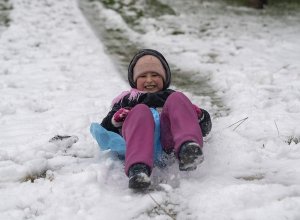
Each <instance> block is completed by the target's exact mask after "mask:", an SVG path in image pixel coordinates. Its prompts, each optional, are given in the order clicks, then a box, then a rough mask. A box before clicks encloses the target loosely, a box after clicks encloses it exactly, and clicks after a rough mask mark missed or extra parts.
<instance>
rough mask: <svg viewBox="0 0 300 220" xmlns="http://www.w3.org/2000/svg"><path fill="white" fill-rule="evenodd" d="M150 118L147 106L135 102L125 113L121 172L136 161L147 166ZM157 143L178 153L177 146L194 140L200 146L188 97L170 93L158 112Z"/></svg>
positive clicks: (149, 162) (151, 134) (150, 157)
mask: <svg viewBox="0 0 300 220" xmlns="http://www.w3.org/2000/svg"><path fill="white" fill-rule="evenodd" d="M154 126H155V124H154V120H153V115H152V113H151V111H150V109H149V107H148V106H147V105H145V104H138V105H136V106H135V107H134V108H132V110H131V111H130V112H129V114H128V116H127V118H126V120H125V122H124V124H123V128H122V135H123V137H124V139H125V141H126V155H125V172H126V174H127V175H128V170H129V168H130V167H131V166H132V165H133V164H136V163H144V164H146V165H148V166H149V167H150V168H151V169H152V167H153V154H154V152H153V151H154V147H153V144H154V143H153V142H154ZM160 127H161V128H160V132H161V134H160V136H161V144H162V147H163V149H164V150H165V151H166V152H170V151H172V150H175V154H176V155H177V156H178V152H179V150H180V146H181V145H182V144H183V143H184V142H186V141H194V142H196V143H198V144H199V145H200V146H203V139H202V132H201V129H200V126H199V124H198V118H197V113H196V111H195V110H194V108H193V106H192V103H191V102H190V100H189V99H188V98H187V97H186V96H185V95H184V94H183V93H181V92H174V93H172V94H171V95H170V96H169V97H168V99H167V101H166V102H165V104H164V106H163V109H162V112H161V114H160Z"/></svg>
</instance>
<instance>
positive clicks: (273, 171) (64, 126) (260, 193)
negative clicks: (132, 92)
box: [0, 0, 300, 220]
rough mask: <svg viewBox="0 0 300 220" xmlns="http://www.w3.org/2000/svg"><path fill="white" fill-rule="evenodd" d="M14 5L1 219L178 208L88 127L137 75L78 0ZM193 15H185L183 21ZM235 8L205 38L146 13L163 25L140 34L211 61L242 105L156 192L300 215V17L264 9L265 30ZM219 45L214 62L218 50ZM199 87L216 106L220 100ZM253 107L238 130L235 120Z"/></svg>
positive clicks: (221, 87)
mask: <svg viewBox="0 0 300 220" xmlns="http://www.w3.org/2000/svg"><path fill="white" fill-rule="evenodd" d="M12 4H13V6H14V9H13V10H12V14H11V19H12V22H11V25H10V27H8V28H7V29H6V30H4V31H3V32H2V33H1V35H0V101H1V102H0V198H1V199H0V219H7V220H10V219H18V220H19V219H125V220H127V219H143V220H144V219H171V218H170V217H169V216H168V215H166V214H165V213H164V212H163V211H162V210H161V209H159V208H157V205H156V204H155V202H154V201H153V200H152V199H151V198H150V196H149V195H148V194H135V193H133V192H131V191H130V190H129V189H128V188H127V178H126V176H125V174H124V173H123V166H122V164H121V163H120V162H117V161H113V160H112V159H111V158H110V157H109V156H108V154H107V153H101V152H99V149H98V147H97V145H96V143H95V142H94V140H92V137H91V136H90V134H89V125H90V123H91V122H93V121H100V120H101V118H102V117H103V116H104V115H105V114H106V112H107V111H108V110H109V106H110V102H111V100H112V98H113V97H115V95H117V94H118V93H119V92H120V91H122V90H124V89H126V88H127V85H126V82H124V81H123V80H122V77H120V75H119V73H118V71H117V69H116V68H115V67H114V65H113V63H112V61H111V60H110V58H109V57H108V56H107V55H106V53H105V51H104V47H103V45H102V44H101V42H99V41H98V39H97V38H96V36H95V35H94V33H93V32H92V31H91V29H90V27H89V26H88V25H87V23H86V21H85V19H84V17H83V15H82V14H81V12H80V10H79V9H78V7H77V3H76V1H75V0H61V1H55V0H13V1H12ZM175 6H176V5H174V7H175ZM208 9H209V5H208ZM208 9H207V10H208ZM207 10H206V11H207ZM106 12H107V11H106ZM203 13H204V12H203ZM207 13H209V10H208V12H207ZM108 14H109V15H110V16H116V17H112V18H114V19H112V20H114V21H116V20H118V19H119V18H118V17H117V15H115V14H114V13H112V12H111V11H109V13H108ZM193 16H194V15H192V16H191V17H188V16H186V15H182V19H181V22H188V21H189V20H190V19H193ZM195 16H196V15H195ZM203 16H205V14H204V15H203ZM206 16H208V15H206ZM232 16H233V18H226V17H222V16H220V17H215V19H212V22H211V25H212V26H213V27H214V28H212V29H210V32H211V33H210V35H203V36H202V35H201V39H198V38H199V35H198V34H199V33H194V32H193V33H190V32H188V31H189V28H190V26H188V25H185V23H182V24H183V25H182V27H181V28H182V29H183V31H184V32H186V33H189V34H186V35H178V36H177V35H176V36H173V35H172V36H171V35H169V34H168V31H169V30H168V29H166V31H165V32H164V31H163V30H162V29H155V28H154V27H157V23H156V22H161V21H153V20H151V19H149V20H144V21H143V22H145V24H149V23H152V24H153V26H147V27H149V29H148V32H147V34H145V35H140V36H139V37H140V43H143V44H144V45H147V46H149V47H152V46H153V47H155V46H157V44H156V40H158V39H159V40H160V41H161V42H164V43H162V44H161V47H162V49H163V52H164V54H167V57H168V59H170V60H172V62H174V63H176V64H177V65H178V66H179V67H180V68H182V69H185V68H190V69H198V68H200V69H201V72H206V71H208V72H209V78H210V79H211V83H212V85H213V86H214V87H215V88H216V90H217V91H219V93H220V95H221V96H222V97H224V101H225V102H226V104H227V105H228V106H230V109H231V110H230V114H229V115H228V116H224V117H219V118H214V121H213V123H214V127H213V131H212V134H211V135H210V136H209V137H208V138H207V139H206V143H205V144H206V146H205V156H206V160H205V162H204V163H203V165H202V166H201V167H199V169H197V171H195V172H193V173H188V174H183V173H179V172H178V169H177V166H176V164H174V165H173V166H172V167H170V168H169V170H170V171H171V172H170V174H168V175H167V178H166V180H167V183H168V184H169V185H166V186H165V187H166V190H165V191H157V192H156V191H155V192H151V196H153V198H155V200H156V201H157V202H158V203H160V204H162V205H163V206H164V207H165V208H169V209H170V210H171V211H169V212H170V213H175V215H176V219H201V220H206V219H207V220H211V219H222V220H223V219H224V220H226V219H236V220H238V219H249V220H252V219H257V220H261V219H273V220H277V219H278V220H281V219H289V220H298V219H300V212H299V210H300V184H299V183H300V170H299V165H300V162H299V161H300V145H299V144H296V143H295V142H296V140H297V139H299V137H300V130H299V129H300V127H299V121H300V95H299V94H300V90H299V88H300V73H299V72H300V66H299V59H300V54H299V51H300V48H299V47H300V46H299V45H300V42H299V41H300V40H299V39H300V38H299V35H300V29H299V25H297V24H299V23H298V21H299V17H296V18H295V17H291V18H287V19H284V21H282V22H281V21H280V20H276V19H275V20H272V19H271V18H270V17H264V18H265V19H270V20H268V22H267V23H268V24H270V25H269V26H266V27H265V29H264V31H263V32H261V33H259V34H258V33H254V30H256V28H257V27H258V26H261V25H262V24H261V23H260V22H261V20H260V19H258V20H257V19H255V18H254V17H253V16H252V15H251V14H250V15H248V16H246V17H244V18H242V19H241V20H237V19H235V18H234V15H232ZM196 18H197V19H199V17H196ZM164 19H166V20H163V21H162V23H163V24H168V22H166V21H169V22H170V23H169V24H172V25H170V27H174V25H178V24H173V23H172V22H173V20H171V19H172V18H170V17H165V18H164ZM169 19H170V20H169ZM194 19H195V18H194ZM226 19H227V20H226ZM249 19H250V20H249ZM246 20H248V21H249V23H246ZM262 20H263V19H262ZM233 21H235V22H233ZM147 22H148V23H147ZM284 22H287V23H288V25H285V23H284ZM228 23H232V26H229V27H230V28H228V27H227V28H225V26H226V25H228ZM243 23H244V24H245V23H246V24H247V25H246V26H242V27H243V28H244V29H243V31H244V32H242V33H240V32H239V30H240V29H239V28H240V27H241V26H240V25H241V24H243ZM201 24H203V25H204V23H201V22H200V25H201ZM227 29H229V30H228V32H227V31H226V30H227ZM282 30H284V31H282ZM199 32H200V33H202V32H201V31H200V29H199ZM135 37H136V36H135ZM134 39H136V38H134ZM266 39H268V40H266ZM209 42H213V43H211V44H210V43H209ZM174 45H176V47H175V46H174ZM195 48H196V49H195ZM216 48H218V50H217V51H215V49H216ZM211 51H214V52H215V53H217V55H218V56H217V61H216V62H215V63H211V62H210V60H207V59H208V57H209V54H210V53H211ZM178 54H180V56H179V55H178ZM191 58H194V59H193V61H194V62H189V61H190V60H191ZM179 59H182V61H183V62H179ZM241 73H243V74H241ZM193 98H195V100H196V101H197V102H199V103H201V104H202V101H204V103H205V105H207V106H206V107H207V108H208V110H210V111H212V112H214V111H215V109H214V108H215V107H214V106H211V105H210V103H209V100H206V99H204V98H203V97H193ZM245 117H249V118H248V119H247V120H246V121H245V122H244V123H243V124H241V126H239V127H238V128H236V129H235V130H234V127H232V128H226V127H227V126H229V125H231V124H233V123H234V122H236V121H238V120H240V119H242V118H245ZM275 123H276V124H275ZM276 126H277V127H278V131H279V135H278V131H277V128H276ZM56 134H72V135H77V136H78V137H79V142H78V143H76V144H74V145H73V147H71V148H70V149H64V148H60V147H57V146H55V145H53V144H51V143H48V140H49V139H50V138H51V137H52V136H54V135H56ZM288 136H291V137H293V138H294V139H293V141H294V142H293V141H292V143H291V144H290V145H289V144H288V143H286V141H287V140H288ZM154 172H156V175H157V176H159V174H160V173H159V172H163V171H157V170H156V171H154ZM165 172H166V171H165ZM154 174H155V173H154ZM172 174H173V175H172ZM161 178H162V177H161ZM30 180H34V181H30Z"/></svg>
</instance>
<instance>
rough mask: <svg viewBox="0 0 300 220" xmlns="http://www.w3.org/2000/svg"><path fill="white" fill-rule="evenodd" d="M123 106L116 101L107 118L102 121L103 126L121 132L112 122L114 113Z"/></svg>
mask: <svg viewBox="0 0 300 220" xmlns="http://www.w3.org/2000/svg"><path fill="white" fill-rule="evenodd" d="M120 108H121V105H120V103H116V104H114V105H113V107H112V109H111V110H110V111H109V112H108V114H107V115H106V116H105V118H104V119H103V120H102V122H101V126H102V127H103V128H105V129H106V130H108V131H112V132H115V133H119V129H118V128H116V127H115V126H114V125H113V124H112V123H111V119H112V117H113V115H114V114H115V113H116V112H117V111H118V110H119V109H120Z"/></svg>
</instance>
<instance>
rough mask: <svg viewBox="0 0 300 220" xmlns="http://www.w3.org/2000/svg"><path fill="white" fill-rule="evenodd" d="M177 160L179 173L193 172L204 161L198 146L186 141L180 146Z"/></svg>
mask: <svg viewBox="0 0 300 220" xmlns="http://www.w3.org/2000/svg"><path fill="white" fill-rule="evenodd" d="M178 158H179V170H181V171H191V170H195V169H196V168H197V165H198V164H200V163H202V162H203V160H204V156H203V153H202V150H201V147H200V145H199V144H197V143H195V142H193V141H188V142H185V143H183V144H182V145H181V147H180V151H179V155H178Z"/></svg>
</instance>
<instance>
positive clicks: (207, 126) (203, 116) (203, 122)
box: [193, 104, 212, 137]
mask: <svg viewBox="0 0 300 220" xmlns="http://www.w3.org/2000/svg"><path fill="white" fill-rule="evenodd" d="M193 108H194V110H195V112H196V113H197V116H198V122H199V125H200V128H201V131H202V136H203V137H205V136H206V135H208V134H209V132H210V131H211V127H212V124H211V119H210V115H209V113H208V112H207V111H206V110H204V109H201V108H199V107H198V106H197V105H194V104H193Z"/></svg>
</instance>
